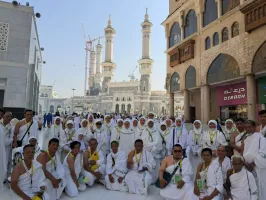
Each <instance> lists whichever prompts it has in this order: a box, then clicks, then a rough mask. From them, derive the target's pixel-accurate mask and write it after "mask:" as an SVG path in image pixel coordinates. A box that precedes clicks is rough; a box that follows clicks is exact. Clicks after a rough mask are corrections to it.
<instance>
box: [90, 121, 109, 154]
mask: <svg viewBox="0 0 266 200" xmlns="http://www.w3.org/2000/svg"><path fill="white" fill-rule="evenodd" d="M107 134H108V133H107V129H106V127H105V126H104V125H103V123H102V120H101V119H96V120H95V129H94V133H93V136H94V138H95V139H96V140H97V142H98V146H97V151H99V150H101V151H102V153H103V155H104V156H105V155H106V153H107V151H106V146H107V143H108V137H107Z"/></svg>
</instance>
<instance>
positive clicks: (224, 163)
mask: <svg viewBox="0 0 266 200" xmlns="http://www.w3.org/2000/svg"><path fill="white" fill-rule="evenodd" d="M217 155H218V158H216V159H215V160H214V161H215V162H217V163H218V164H219V165H220V167H221V169H222V173H223V180H224V183H225V181H226V177H227V171H228V170H229V169H231V168H232V164H231V160H230V158H228V157H227V156H225V155H226V151H225V147H224V146H222V145H221V146H219V147H218V149H217Z"/></svg>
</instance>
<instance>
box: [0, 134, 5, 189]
mask: <svg viewBox="0 0 266 200" xmlns="http://www.w3.org/2000/svg"><path fill="white" fill-rule="evenodd" d="M0 160H1V161H2V163H1V165H0V192H1V191H2V190H3V182H4V180H5V178H6V173H7V163H6V161H7V160H6V150H5V136H4V134H3V132H2V131H0Z"/></svg>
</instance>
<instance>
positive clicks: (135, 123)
mask: <svg viewBox="0 0 266 200" xmlns="http://www.w3.org/2000/svg"><path fill="white" fill-rule="evenodd" d="M138 123H139V121H138V120H137V119H136V118H134V119H133V120H132V128H133V129H134V132H135V133H136V131H137V128H138Z"/></svg>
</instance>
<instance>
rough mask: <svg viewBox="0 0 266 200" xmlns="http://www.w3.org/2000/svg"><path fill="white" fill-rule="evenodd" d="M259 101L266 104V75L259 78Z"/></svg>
mask: <svg viewBox="0 0 266 200" xmlns="http://www.w3.org/2000/svg"><path fill="white" fill-rule="evenodd" d="M258 88H259V103H260V104H266V77H263V78H260V79H259V85H258Z"/></svg>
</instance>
